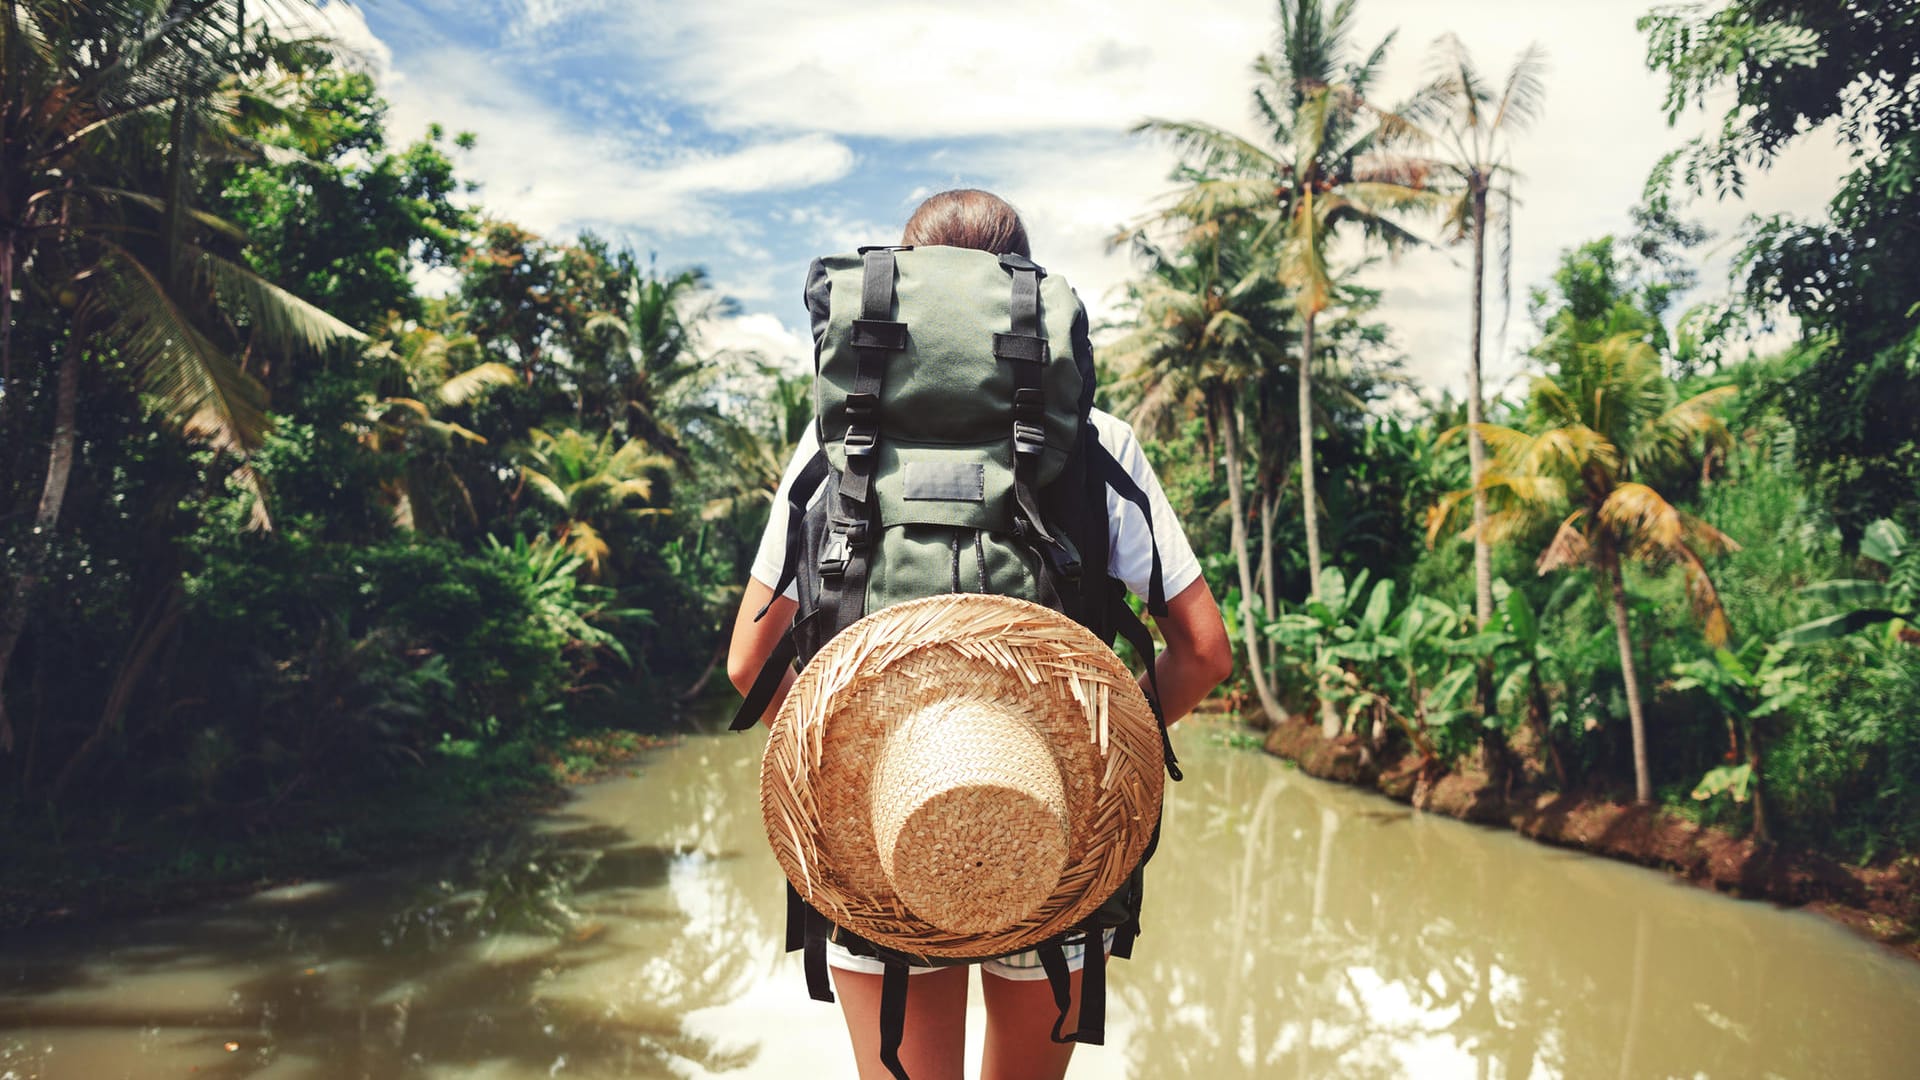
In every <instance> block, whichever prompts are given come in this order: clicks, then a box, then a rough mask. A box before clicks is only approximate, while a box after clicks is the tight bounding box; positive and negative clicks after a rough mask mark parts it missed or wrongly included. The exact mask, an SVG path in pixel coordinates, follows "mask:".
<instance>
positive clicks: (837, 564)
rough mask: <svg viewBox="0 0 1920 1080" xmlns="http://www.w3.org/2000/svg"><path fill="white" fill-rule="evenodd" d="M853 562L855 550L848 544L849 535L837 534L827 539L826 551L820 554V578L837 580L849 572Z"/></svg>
mask: <svg viewBox="0 0 1920 1080" xmlns="http://www.w3.org/2000/svg"><path fill="white" fill-rule="evenodd" d="M852 560H853V548H852V547H851V546H850V545H849V544H848V543H847V535H846V534H845V533H842V532H835V533H833V534H832V535H830V536H828V537H827V547H826V550H824V551H822V552H821V553H820V576H821V577H830V578H837V577H839V576H841V575H842V574H845V573H846V572H847V564H848V563H849V562H851V561H852Z"/></svg>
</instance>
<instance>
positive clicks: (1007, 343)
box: [993, 254, 1059, 547]
mask: <svg viewBox="0 0 1920 1080" xmlns="http://www.w3.org/2000/svg"><path fill="white" fill-rule="evenodd" d="M1000 265H1001V266H1003V267H1006V269H1007V272H1008V273H1009V274H1010V275H1012V278H1013V296H1012V299H1011V302H1010V309H1011V312H1012V316H1013V318H1012V327H1011V330H1012V332H1011V333H1006V334H995V335H993V355H994V357H995V358H996V359H999V360H1005V361H1008V362H1010V363H1012V364H1013V500H1014V503H1015V505H1017V506H1018V507H1019V509H1020V514H1019V519H1018V521H1019V524H1020V526H1021V527H1023V528H1024V529H1025V530H1026V531H1028V532H1031V533H1032V535H1033V536H1034V537H1036V538H1037V539H1039V540H1040V541H1041V542H1042V543H1044V544H1046V545H1048V546H1050V547H1058V546H1059V541H1057V540H1055V539H1054V538H1053V534H1052V533H1050V532H1048V531H1047V526H1046V522H1045V521H1044V520H1043V519H1042V518H1041V516H1040V502H1039V500H1038V499H1036V498H1035V497H1034V494H1033V489H1034V487H1035V486H1036V481H1037V478H1038V474H1039V471H1040V455H1041V454H1043V453H1045V452H1046V449H1047V429H1046V426H1045V423H1046V418H1047V393H1046V391H1045V390H1044V389H1042V388H1041V386H1040V375H1041V372H1042V371H1044V370H1045V368H1046V366H1047V360H1048V358H1049V356H1050V353H1049V350H1048V348H1047V339H1046V338H1045V337H1042V336H1041V334H1040V277H1041V275H1042V274H1044V273H1046V271H1044V270H1042V269H1040V268H1039V267H1038V266H1036V265H1034V263H1033V262H1032V260H1029V259H1026V258H1023V257H1021V256H1019V255H1014V254H1007V255H1002V256H1000Z"/></svg>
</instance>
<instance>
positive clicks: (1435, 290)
mask: <svg viewBox="0 0 1920 1080" xmlns="http://www.w3.org/2000/svg"><path fill="white" fill-rule="evenodd" d="M1648 6H1650V5H1649V3H1648V2H1647V0H1582V2H1581V3H1578V4H1571V3H1542V2H1539V0H1456V2H1454V3H1449V4H1445V5H1437V4H1432V3H1428V2H1420V0H1363V2H1362V3H1361V5H1360V23H1361V33H1360V39H1361V40H1362V41H1363V42H1365V43H1367V44H1371V43H1372V42H1373V41H1376V40H1378V39H1379V38H1380V37H1381V36H1383V35H1384V34H1386V33H1388V32H1389V31H1394V30H1396V29H1397V30H1398V38H1397V41H1396V46H1395V49H1394V51H1393V53H1392V59H1391V60H1390V63H1389V69H1388V79H1387V85H1386V87H1385V88H1384V90H1385V95H1384V96H1387V97H1389V98H1391V97H1393V96H1395V95H1397V94H1400V93H1403V92H1405V91H1406V90H1410V89H1411V88H1412V87H1413V86H1414V85H1416V84H1417V83H1418V82H1419V81H1421V79H1422V77H1423V75H1424V73H1425V71H1426V68H1425V56H1426V53H1427V49H1428V46H1429V45H1430V43H1431V42H1432V41H1433V39H1434V38H1436V37H1437V36H1438V35H1439V34H1441V33H1442V32H1445V31H1448V30H1453V31H1456V32H1458V33H1459V34H1460V35H1461V36H1462V37H1463V38H1464V39H1465V40H1466V42H1467V44H1468V46H1469V47H1470V48H1471V49H1473V50H1474V52H1475V55H1476V58H1477V59H1478V60H1479V62H1480V64H1481V66H1482V67H1483V68H1486V69H1490V70H1494V71H1498V72H1501V73H1504V71H1505V69H1506V66H1507V64H1508V63H1509V62H1510V60H1511V58H1512V56H1513V55H1514V54H1515V53H1516V52H1517V51H1518V50H1519V49H1521V48H1522V47H1524V46H1525V45H1526V44H1527V43H1528V42H1529V41H1539V42H1540V43H1542V44H1543V45H1544V46H1545V47H1546V49H1547V51H1548V54H1549V59H1550V62H1551V64H1552V70H1551V72H1550V75H1549V83H1548V100H1547V109H1546V114H1545V116H1544V117H1543V119H1542V122H1541V123H1540V124H1539V125H1538V127H1537V129H1536V130H1535V131H1534V132H1533V133H1532V134H1530V135H1528V136H1525V137H1523V138H1522V139H1521V140H1520V141H1519V142H1518V143H1516V146H1515V157H1516V159H1517V161H1518V164H1519V167H1520V169H1521V170H1522V172H1523V173H1524V174H1525V179H1524V180H1523V181H1522V184H1521V187H1520V194H1521V198H1522V200H1523V205H1522V206H1521V207H1520V209H1519V210H1518V212H1517V214H1516V217H1515V231H1516V237H1515V265H1514V270H1515V284H1516V292H1519V291H1521V290H1523V289H1524V288H1525V287H1527V286H1529V285H1532V284H1535V283H1538V282H1540V281H1542V280H1544V279H1545V277H1546V275H1547V274H1548V273H1549V272H1550V271H1551V269H1552V266H1553V263H1554V260H1555V258H1556V257H1557V253H1558V252H1559V251H1560V250H1561V249H1564V248H1566V247H1569V246H1572V245H1573V244H1576V243H1579V242H1582V241H1585V240H1588V239H1591V238H1593V237H1595V236H1598V235H1600V234H1602V233H1605V232H1608V231H1617V230H1622V229H1624V228H1625V227H1626V223H1627V216H1626V215H1627V210H1628V208H1629V207H1630V206H1631V205H1632V204H1633V203H1634V201H1635V200H1636V199H1637V198H1638V196H1639V192H1640V190H1641V187H1642V185H1643V184H1644V182H1645V179H1646V174H1647V170H1648V169H1649V168H1650V167H1651V166H1652V164H1653V163H1654V161H1655V160H1657V159H1658V158H1659V157H1660V155H1661V154H1663V153H1664V152H1666V151H1667V150H1669V149H1671V148H1672V147H1674V146H1675V145H1677V144H1678V143H1679V142H1680V141H1681V140H1682V139H1683V138H1685V137H1686V136H1687V135H1688V134H1691V133H1692V132H1693V131H1695V130H1698V129H1699V128H1700V127H1701V126H1703V124H1704V122H1705V121H1704V118H1702V117H1688V118H1686V119H1685V120H1684V121H1683V124H1682V126H1681V128H1680V129H1679V130H1669V129H1668V128H1667V127H1666V126H1665V121H1664V117H1663V116H1662V114H1661V111H1660V99H1661V86H1660V84H1659V82H1658V81H1657V80H1656V79H1655V78H1654V77H1653V76H1652V75H1651V74H1649V73H1648V72H1647V71H1646V70H1645V66H1644V62H1643V52H1644V44H1643V41H1642V39H1641V38H1640V36H1639V35H1638V33H1637V32H1636V31H1635V29H1634V26H1633V23H1634V20H1635V18H1637V17H1638V16H1639V15H1640V14H1642V13H1643V12H1644V11H1645V10H1646V9H1647V7H1648ZM1272 10H1273V9H1272V5H1271V3H1270V2H1269V0H1182V2H1179V3H1172V2H1167V0H1160V2H1148V0H1107V2H1097V3H1096V2H1079V0H1026V2H1005V0H975V2H968V3H953V2H948V0H894V2H888V3H862V2H860V0H843V2H842V3H839V4H836V5H824V4H820V3H818V2H817V0H814V2H799V0H708V2H704V3H702V2H686V3H673V2H654V0H641V2H637V3H635V2H626V3H616V2H612V0H476V2H465V0H463V2H458V3H455V2H453V0H371V2H367V3H363V4H360V5H357V6H351V7H349V6H346V5H343V4H341V3H339V2H338V0H336V2H335V3H333V4H331V5H329V7H328V9H327V11H326V17H327V20H328V22H329V23H330V24H331V27H332V30H333V32H334V33H335V34H336V35H337V36H338V37H340V38H341V39H342V40H343V41H344V42H346V43H348V44H349V45H351V46H353V47H354V48H356V49H357V50H358V51H359V52H360V53H361V55H363V56H364V57H365V58H366V61H365V62H366V63H367V64H368V65H369V66H370V67H372V68H373V69H374V70H375V71H376V73H377V74H378V75H379V77H380V79H381V84H382V88H383V91H384V92H385V94H386V95H387V97H388V98H389V99H390V100H391V102H392V106H393V108H392V113H391V120H392V123H393V126H394V128H395V135H396V137H399V138H408V137H413V136H415V135H417V134H418V133H420V132H421V131H424V129H425V127H426V125H427V124H428V123H429V122H439V123H442V124H444V125H445V126H446V127H447V128H449V129H450V130H454V131H472V132H473V133H474V134H475V135H476V136H477V137H478V139H479V143H478V146H477V147H476V148H475V149H474V150H473V151H472V152H471V153H469V154H466V155H465V156H464V157H463V158H462V160H461V166H462V171H463V173H464V174H465V175H466V176H468V177H469V178H471V179H474V180H477V181H479V182H480V184H481V190H480V192H479V194H478V195H477V197H476V198H477V199H478V201H479V202H480V203H482V204H483V205H484V206H486V207H487V208H488V209H489V210H491V211H492V212H495V213H497V214H499V215H501V216H504V217H508V218H511V219H513V220H516V221H518V222H520V223H522V224H524V225H526V226H528V227H530V228H533V229H536V230H538V231H541V232H543V233H546V234H548V235H552V236H556V237H564V236H569V235H571V234H572V233H574V232H576V231H578V230H581V229H592V230H594V231H596V232H598V233H600V234H602V235H604V236H607V237H609V238H611V239H613V240H616V241H618V242H621V243H625V244H628V245H630V246H632V247H634V248H635V249H636V250H639V251H641V252H643V253H645V252H657V253H658V256H659V259H660V261H661V262H662V263H663V264H665V265H667V266H681V265H687V264H694V263H697V264H700V265H703V266H705V267H706V268H707V269H708V270H709V271H710V272H711V274H712V277H713V280H714V282H715V284H716V286H717V287H718V288H719V289H721V290H722V291H724V292H726V293H727V294H729V295H731V296H733V297H735V298H736V299H738V300H739V302H740V305H741V309H742V314H741V316H740V317H738V318H737V319H734V320H732V321H730V322H729V323H728V324H727V325H725V326H723V327H720V328H718V329H717V331H716V333H715V335H714V338H715V343H716V344H718V345H726V346H747V347H755V348H760V349H762V350H763V351H767V352H769V353H772V354H776V355H786V356H790V357H792V358H794V359H796V360H797V359H798V358H799V357H800V356H801V354H802V353H803V351H804V348H805V339H804V337H803V336H802V334H801V332H800V331H801V329H802V327H803V324H804V315H803V313H802V311H801V307H800V302H799V293H800V283H801V280H802V276H803V274H804V272H805V269H806V265H807V263H808V261H809V260H810V259H811V258H812V257H813V256H815V255H817V254H822V253H825V252H829V251H838V250H846V249H849V248H852V247H855V246H857V245H859V244H864V243H873V242H886V241H890V240H893V239H895V238H896V237H897V236H898V234H899V229H900V225H901V223H902V221H904V219H905V217H906V214H907V213H908V212H909V211H910V210H911V208H912V206H913V205H914V203H915V202H917V201H918V199H919V198H921V197H923V196H924V195H926V194H928V193H930V192H932V191H937V190H941V189H943V188H947V187H954V186H979V187H986V188H989V189H992V190H996V191H999V192H1001V193H1002V194H1004V195H1006V196H1007V197H1008V198H1010V199H1011V200H1012V201H1013V202H1014V204H1015V205H1016V206H1018V207H1020V208H1021V210H1022V212H1023V214H1024V215H1025V216H1026V218H1027V221H1028V225H1029V229H1030V231H1031V232H1032V234H1033V238H1034V248H1035V257H1036V258H1037V259H1039V260H1040V261H1041V262H1043V263H1045V264H1047V265H1048V266H1050V267H1051V268H1054V269H1057V270H1060V271H1062V272H1064V273H1065V274H1066V275H1067V276H1068V278H1069V279H1070V280H1072V281H1073V282H1074V283H1075V284H1076V285H1077V286H1078V288H1079V290H1080V292H1081V294H1082V296H1083V298H1084V299H1085V300H1086V301H1087V303H1088V305H1089V307H1090V308H1092V309H1093V311H1094V314H1095V316H1096V318H1099V317H1101V316H1102V315H1112V314H1116V313H1115V312H1114V310H1113V305H1114V304H1115V303H1116V302H1117V300H1118V292H1117V286H1118V285H1119V283H1120V282H1121V281H1123V280H1124V279H1125V277H1126V275H1127V273H1128V267H1127V265H1126V261H1125V258H1124V256H1122V255H1119V254H1113V253H1109V252H1108V251H1107V250H1106V245H1105V241H1106V238H1107V237H1108V236H1110V235H1112V234H1113V233H1114V232H1115V231H1116V229H1118V228H1119V227H1120V226H1122V225H1124V224H1126V223H1128V222H1132V221H1137V220H1138V219H1139V218H1140V217H1141V216H1142V215H1143V214H1145V213H1146V212H1148V211H1149V210H1150V209H1151V208H1152V207H1153V205H1154V203H1155V200H1156V199H1158V198H1160V197H1162V196H1164V195H1165V194H1166V192H1167V190H1168V188H1169V184H1168V183H1167V181H1166V175H1167V172H1168V169H1169V167H1170V166H1171V165H1172V163H1173V158H1172V155H1171V153H1170V152H1169V151H1168V150H1167V149H1165V148H1164V147H1162V146H1158V145H1155V144H1153V143H1151V142H1148V141H1145V140H1141V139H1137V138H1132V137H1129V136H1128V135H1127V134H1126V129H1127V127H1128V126H1130V125H1131V124H1132V123H1134V122H1135V121H1137V120H1139V119H1140V118H1142V117H1144V116H1149V115H1156V116H1164V117H1170V118H1192V119H1203V120H1206V121H1209V122H1211V123H1216V124H1221V125H1225V126H1229V127H1239V128H1243V129H1249V125H1248V122H1247V116H1246V103H1247V90H1248V87H1249V85H1250V78H1251V77H1250V75H1249V73H1248V65H1249V64H1250V63H1251V61H1252V59H1253V58H1254V56H1255V55H1256V54H1257V53H1259V52H1260V51H1261V50H1262V49H1263V48H1264V47H1265V46H1266V45H1267V43H1268V39H1269V37H1270V35H1271V33H1272V25H1273V22H1272ZM1249 130H1250V129H1249ZM1841 164H1842V162H1841V159H1840V156H1839V155H1838V153H1837V152H1835V151H1833V150H1832V149H1831V147H1830V146H1828V145H1827V144H1826V142H1825V141H1824V140H1819V139H1816V140H1814V141H1812V142H1811V143H1810V144H1809V145H1808V146H1806V147H1804V148H1802V149H1801V150H1799V151H1797V152H1796V153H1795V154H1793V155H1790V156H1789V157H1788V158H1787V159H1786V160H1784V161H1783V162H1781V164H1780V165H1779V166H1778V167H1776V168H1775V169H1774V170H1773V172H1772V173H1771V174H1769V175H1768V176H1766V177H1764V178H1762V179H1761V181H1760V182H1759V183H1757V184H1755V185H1753V186H1752V188H1751V189H1750V190H1749V193H1748V198H1747V201H1746V202H1745V203H1744V204H1713V203H1707V204H1703V205H1702V206H1700V207H1697V208H1696V209H1697V212H1698V213H1699V215H1700V216H1701V217H1702V218H1704V219H1705V220H1706V221H1707V222H1708V224H1709V225H1711V226H1714V227H1716V228H1718V229H1719V230H1721V231H1722V233H1723V234H1724V233H1725V232H1726V231H1727V230H1729V229H1731V228H1732V227H1733V226H1735V225H1736V224H1737V223H1738V222H1739V221H1740V220H1741V218H1742V217H1744V216H1745V214H1747V213H1748V212H1751V211H1770V210H1773V209H1780V208H1785V207H1789V206H1793V205H1796V204H1799V203H1803V202H1805V201H1807V200H1809V199H1810V198H1811V199H1815V200H1817V201H1821V202H1824V200H1825V198H1826V194H1827V192H1830V191H1831V185H1832V181H1833V178H1834V176H1835V174H1836V173H1837V172H1838V171H1839V169H1840V167H1841ZM1725 255H1726V252H1725V250H1724V249H1721V250H1716V251H1714V252H1711V253H1710V258H1711V259H1712V260H1713V262H1714V264H1715V266H1720V265H1724V261H1725ZM1465 265H1466V264H1465V260H1464V252H1460V251H1453V252H1448V251H1439V250H1435V251H1428V252H1423V253H1419V254H1416V255H1414V256H1411V257H1409V258H1406V259H1403V260H1401V261H1400V262H1399V263H1398V264H1395V265H1382V266H1381V267H1379V268H1378V269H1376V270H1374V271H1372V272H1371V273H1370V276H1369V279H1368V280H1369V281H1370V283H1372V284H1374V285H1376V286H1377V287H1380V288H1382V289H1384V290H1385V291H1386V296H1385V302H1384V306H1383V310H1382V314H1383V317H1384V318H1385V319H1386V320H1387V321H1388V322H1389V323H1390V324H1391V325H1392V327H1393V329H1394V331H1395V338H1396V344H1397V345H1398V347H1399V348H1400V349H1401V350H1402V351H1403V352H1405V353H1406V354H1407V357H1408V368H1409V370H1410V371H1411V372H1412V373H1413V375H1414V376H1415V377H1416V378H1417V379H1419V380H1420V381H1421V382H1422V383H1423V384H1424V385H1427V386H1430V387H1439V386H1454V387H1458V386H1459V385H1460V384H1461V382H1462V381H1463V379H1462V377H1461V376H1460V375H1459V372H1460V371H1461V369H1462V364H1463V363H1464V358H1465V350H1466V330H1467V313H1466V305H1467V300H1466V295H1467V294H1466V289H1467V279H1466V270H1465ZM1724 287H1725V285H1724V277H1723V276H1716V275H1715V274H1713V273H1709V275H1708V278H1707V283H1706V285H1705V286H1703V291H1715V290H1723V289H1724ZM1515 311H1516V319H1515V323H1514V328H1513V332H1512V333H1511V334H1510V336H1509V341H1508V352H1507V354H1505V355H1504V356H1490V364H1489V366H1490V378H1491V379H1492V381H1493V382H1494V383H1495V384H1496V385H1497V384H1498V383H1499V382H1500V380H1501V378H1502V376H1503V375H1505V374H1508V373H1511V372H1514V371H1517V370H1518V369H1519V364H1518V362H1517V361H1516V360H1515V359H1514V358H1513V356H1512V355H1511V354H1512V350H1513V349H1517V348H1519V347H1521V346H1523V345H1524V344H1525V343H1526V340H1527V337H1528V334H1529V330H1528V328H1527V327H1526V326H1525V323H1524V318H1523V316H1522V315H1520V314H1519V313H1522V312H1524V304H1523V303H1521V302H1519V299H1518V298H1516V306H1515ZM1496 317H1497V316H1496Z"/></svg>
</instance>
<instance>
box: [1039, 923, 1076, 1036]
mask: <svg viewBox="0 0 1920 1080" xmlns="http://www.w3.org/2000/svg"><path fill="white" fill-rule="evenodd" d="M1033 951H1034V952H1036V953H1039V954H1040V967H1041V968H1042V969H1043V970H1045V971H1046V973H1047V988H1048V989H1049V990H1052V991H1053V1004H1054V1006H1055V1007H1056V1008H1058V1009H1059V1010H1060V1015H1059V1016H1057V1017H1055V1018H1054V1021H1053V1041H1054V1042H1057V1043H1064V1042H1072V1041H1073V1036H1071V1035H1063V1034H1061V1032H1060V1029H1061V1028H1063V1027H1065V1026H1066V1025H1067V1010H1069V1009H1071V1008H1073V983H1072V981H1071V973H1070V972H1068V971H1067V954H1066V950H1064V949H1062V948H1061V947H1060V946H1059V944H1057V943H1055V942H1051V941H1050V942H1047V943H1046V944H1044V945H1040V946H1036V947H1035V948H1034V950H1033Z"/></svg>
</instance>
